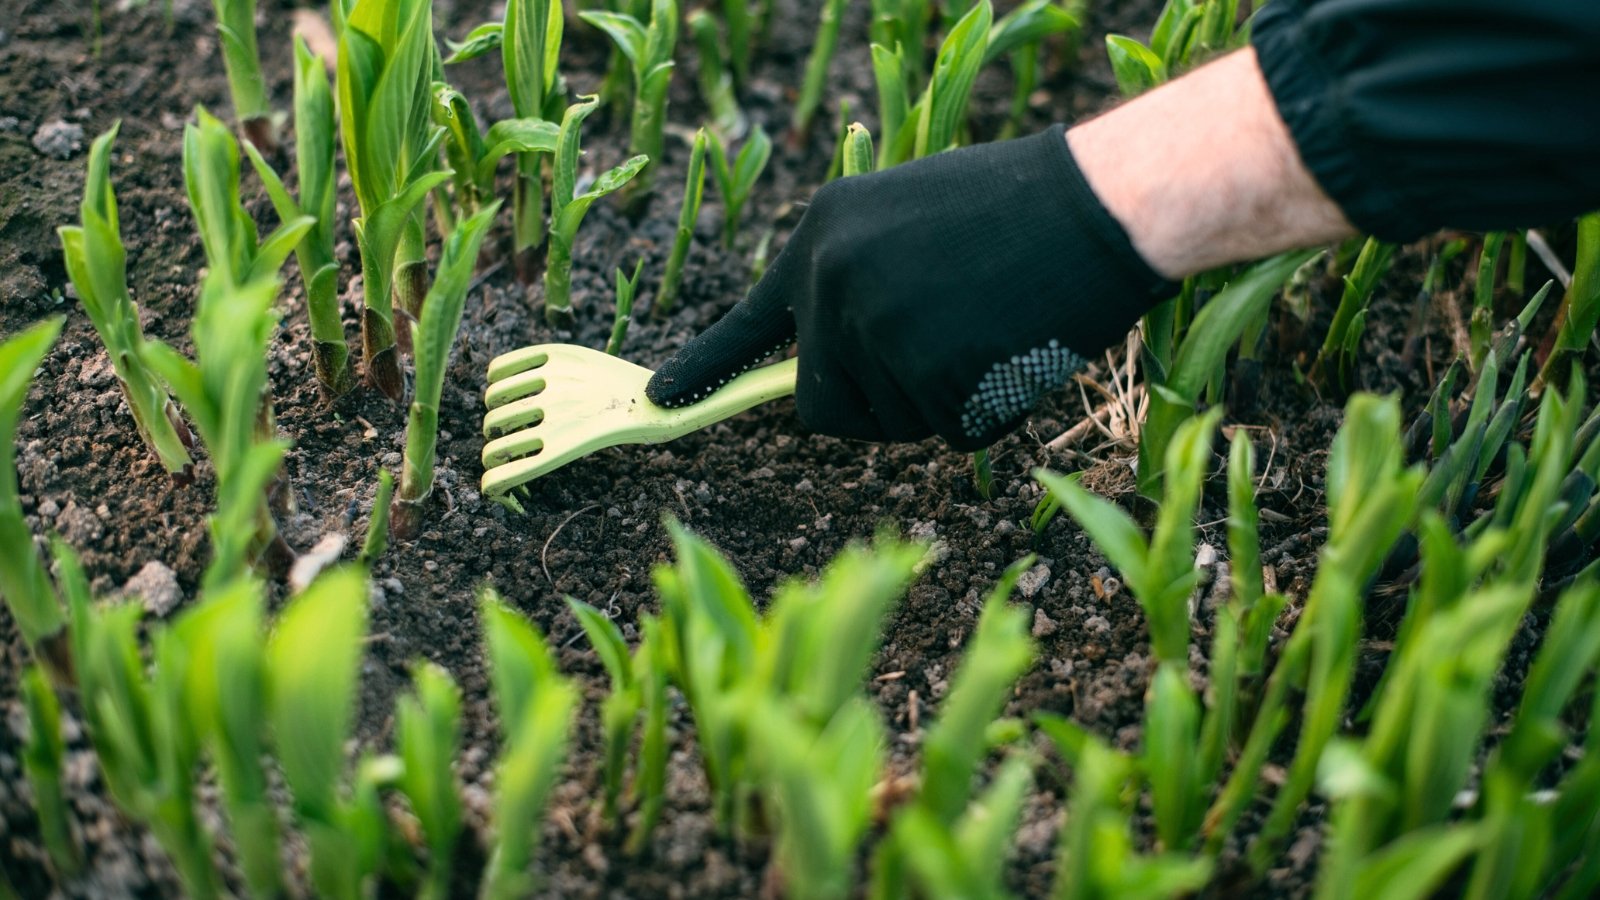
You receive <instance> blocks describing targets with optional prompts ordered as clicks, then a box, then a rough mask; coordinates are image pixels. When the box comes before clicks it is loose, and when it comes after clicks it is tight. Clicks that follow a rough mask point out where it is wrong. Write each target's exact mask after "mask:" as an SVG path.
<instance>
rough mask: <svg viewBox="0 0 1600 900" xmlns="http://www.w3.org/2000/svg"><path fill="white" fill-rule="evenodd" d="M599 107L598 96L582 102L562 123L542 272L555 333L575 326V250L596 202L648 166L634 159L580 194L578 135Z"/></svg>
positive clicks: (548, 314) (546, 308) (645, 161)
mask: <svg viewBox="0 0 1600 900" xmlns="http://www.w3.org/2000/svg"><path fill="white" fill-rule="evenodd" d="M599 102H600V101H599V98H597V97H594V96H589V97H583V98H580V99H579V100H578V102H577V103H574V104H572V105H571V106H569V107H567V111H566V113H565V114H563V115H562V117H561V135H560V137H559V138H558V140H557V142H556V158H555V177H554V180H553V182H552V184H551V190H550V253H549V260H548V262H547V264H546V266H545V270H544V315H545V320H546V321H548V322H549V323H550V325H551V326H552V327H570V326H571V324H572V322H573V316H572V245H573V242H574V241H576V240H577V237H578V226H579V225H582V224H583V217H584V216H585V215H586V214H587V213H588V212H589V207H590V206H592V205H594V202H595V201H596V200H599V199H600V198H601V197H604V196H606V195H607V194H610V193H613V192H615V191H617V190H618V189H620V188H622V187H623V186H624V185H626V184H627V183H628V182H630V181H632V180H633V179H634V178H635V177H636V176H638V175H639V173H640V172H642V171H643V170H644V168H645V166H646V165H647V164H648V163H649V159H647V158H646V157H643V156H635V157H633V158H632V159H630V160H628V161H627V162H625V163H623V164H622V165H620V166H617V167H616V168H614V169H611V170H610V171H608V172H605V173H604V174H602V175H601V176H600V177H598V178H596V179H595V180H594V183H593V184H592V185H590V186H589V189H588V190H587V191H584V192H583V193H581V194H579V193H576V191H577V184H578V143H579V135H580V133H581V131H582V127H583V120H584V119H586V118H588V117H589V114H590V113H592V112H594V110H595V107H596V106H598V105H599Z"/></svg>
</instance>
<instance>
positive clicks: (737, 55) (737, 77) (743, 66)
mask: <svg viewBox="0 0 1600 900" xmlns="http://www.w3.org/2000/svg"><path fill="white" fill-rule="evenodd" d="M752 18H753V17H752V16H751V14H750V0H722V19H723V21H724V22H726V23H727V25H728V65H729V67H730V68H732V69H733V78H734V81H735V82H736V83H737V84H739V85H741V86H743V85H745V84H748V83H749V81H750V56H751V52H752V51H753V50H754V49H755V41H754V40H753V38H754V35H753V33H752V31H753V28H752V26H753V24H754V23H753V21H752ZM703 58H704V57H702V59H703Z"/></svg>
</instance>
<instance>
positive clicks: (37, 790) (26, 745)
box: [22, 665, 79, 878]
mask: <svg viewBox="0 0 1600 900" xmlns="http://www.w3.org/2000/svg"><path fill="white" fill-rule="evenodd" d="M22 705H23V708H24V709H26V710H27V712H28V733H27V739H26V740H25V741H24V742H23V745H22V772H23V774H24V775H25V776H27V779H28V787H29V788H30V789H32V791H33V809H34V813H35V815H37V816H38V817H39V835H40V837H41V838H42V839H43V840H44V846H45V850H46V851H47V852H48V853H49V854H50V863H51V865H53V866H54V867H55V870H56V876H57V877H58V878H61V877H65V876H67V875H70V874H71V873H72V872H74V871H75V870H76V869H77V867H78V862H79V856H78V845H77V844H76V843H75V842H74V841H73V839H72V819H71V814H70V812H69V807H68V806H67V798H66V796H65V795H64V794H63V793H62V791H61V775H62V769H63V767H64V764H65V761H66V754H67V746H66V742H65V741H64V740H62V738H61V701H60V700H59V699H57V698H56V691H55V687H54V686H52V685H51V683H50V679H49V678H47V677H46V676H45V673H44V669H42V668H40V667H39V666H36V665H34V666H29V667H28V669H27V671H26V672H24V673H23V674H22Z"/></svg>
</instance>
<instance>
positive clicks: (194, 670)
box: [173, 577, 283, 897]
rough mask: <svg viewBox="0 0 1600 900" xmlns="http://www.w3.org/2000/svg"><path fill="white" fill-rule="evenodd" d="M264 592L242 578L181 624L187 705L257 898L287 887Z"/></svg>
mask: <svg viewBox="0 0 1600 900" xmlns="http://www.w3.org/2000/svg"><path fill="white" fill-rule="evenodd" d="M263 593H264V591H263V586H262V585H261V583H260V582H259V581H257V580H255V579H253V578H249V577H245V578H240V579H238V580H236V581H234V582H232V583H230V584H228V585H227V586H225V587H223V588H221V589H220V590H216V591H213V592H211V593H210V594H208V596H207V598H206V599H205V601H204V602H203V603H201V604H200V605H199V606H198V607H195V608H194V609H192V610H189V611H187V612H185V613H184V614H183V616H182V618H180V619H179V620H178V622H177V623H176V625H174V626H173V633H174V634H175V636H176V640H177V642H178V644H180V645H181V646H182V647H183V648H184V653H185V654H186V656H187V657H188V659H187V678H186V679H185V683H184V705H185V707H186V708H187V709H188V711H189V715H190V717H191V719H192V721H193V722H194V727H195V729H196V731H197V732H198V733H199V737H200V741H201V744H202V746H203V747H204V748H205V750H206V753H207V755H209V756H210V758H211V761H212V764H213V765H214V766H215V767H216V771H217V778H218V781H219V783H220V785H221V788H222V791H221V793H222V806H223V809H224V810H225V811H226V813H227V819H228V825H229V827H230V828H231V830H232V832H233V839H234V840H233V843H234V847H235V849H236V851H237V853H238V856H239V868H240V870H241V871H242V872H243V874H244V880H245V883H246V884H247V885H248V886H249V888H250V893H251V895H252V896H256V897H272V896H276V895H278V894H279V893H280V892H281V890H282V888H283V883H282V874H281V872H282V863H281V862H280V861H279V856H278V852H279V851H278V847H279V843H278V819H277V811H276V808H275V806H274V804H273V802H272V798H271V795H270V793H269V785H268V781H267V773H266V770H265V769H264V768H263V767H262V764H261V760H262V757H263V754H264V753H265V752H266V740H265V738H266V735H265V724H266V721H267V717H268V716H267V671H266V663H265V657H264V653H263V650H262V640H261V636H262V620H263V615H264V609H265V604H264V600H263Z"/></svg>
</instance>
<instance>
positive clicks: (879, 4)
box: [869, 0, 932, 143]
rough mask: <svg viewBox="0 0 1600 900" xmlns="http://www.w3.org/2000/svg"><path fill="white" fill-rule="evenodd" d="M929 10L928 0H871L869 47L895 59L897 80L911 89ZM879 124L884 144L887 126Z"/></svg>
mask: <svg viewBox="0 0 1600 900" xmlns="http://www.w3.org/2000/svg"><path fill="white" fill-rule="evenodd" d="M931 9H932V6H931V4H929V3H928V0H872V26H871V29H870V32H869V33H870V37H871V39H872V43H873V44H875V45H877V46H878V47H882V48H883V49H884V50H885V51H887V52H888V53H890V54H894V55H895V64H896V66H898V67H899V75H898V79H897V80H899V81H901V82H903V83H904V84H906V85H910V86H911V88H913V89H914V88H916V87H919V86H920V85H921V83H922V75H923V56H924V51H925V49H926V46H927V43H928V21H929V18H930V16H929V13H930V11H931ZM874 55H875V56H876V54H874ZM881 83H882V82H881V81H880V84H881ZM880 112H881V111H880ZM881 124H882V125H883V127H884V129H885V131H884V133H885V135H886V137H885V142H886V143H887V140H888V138H887V135H888V124H887V123H881Z"/></svg>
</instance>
